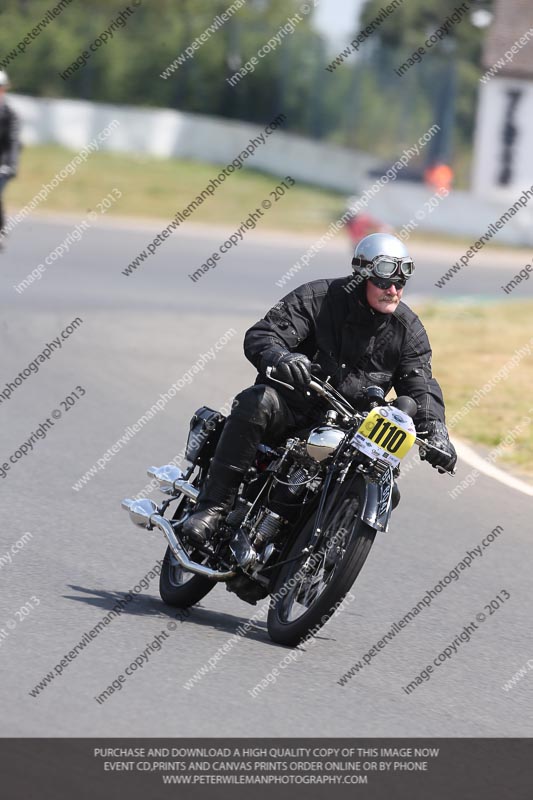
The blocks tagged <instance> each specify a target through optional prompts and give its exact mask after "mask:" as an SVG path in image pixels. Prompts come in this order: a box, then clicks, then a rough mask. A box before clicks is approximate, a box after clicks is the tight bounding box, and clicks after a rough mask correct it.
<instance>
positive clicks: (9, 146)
mask: <svg viewBox="0 0 533 800" xmlns="http://www.w3.org/2000/svg"><path fill="white" fill-rule="evenodd" d="M19 149H20V144H19V124H18V117H17V115H16V114H15V112H14V111H13V109H12V108H10V107H9V106H8V105H7V104H6V103H1V104H0V166H3V165H6V166H8V167H11V169H12V170H13V171H14V172H16V171H17V166H18V156H19Z"/></svg>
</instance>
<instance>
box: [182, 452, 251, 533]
mask: <svg viewBox="0 0 533 800" xmlns="http://www.w3.org/2000/svg"><path fill="white" fill-rule="evenodd" d="M244 474H245V471H243V470H242V469H239V468H238V467H234V466H232V465H231V464H224V463H223V462H222V461H219V460H218V458H213V459H211V464H210V466H209V472H208V473H207V478H206V479H205V482H204V484H203V486H202V488H201V490H200V493H199V495H198V499H197V501H196V506H195V512H194V514H192V515H191V516H190V517H189V518H188V519H187V520H186V521H185V522H184V524H183V527H182V532H183V533H185V534H187V536H189V538H191V539H192V540H193V541H194V542H196V543H197V544H205V543H206V542H207V541H208V540H209V539H210V538H211V536H212V534H213V533H214V532H215V530H216V529H217V527H218V526H219V525H220V523H221V522H222V519H223V517H224V515H225V514H227V513H228V511H229V510H230V509H231V507H232V506H233V501H234V500H235V495H236V494H237V490H238V488H239V486H240V484H241V481H242V478H243V475H244Z"/></svg>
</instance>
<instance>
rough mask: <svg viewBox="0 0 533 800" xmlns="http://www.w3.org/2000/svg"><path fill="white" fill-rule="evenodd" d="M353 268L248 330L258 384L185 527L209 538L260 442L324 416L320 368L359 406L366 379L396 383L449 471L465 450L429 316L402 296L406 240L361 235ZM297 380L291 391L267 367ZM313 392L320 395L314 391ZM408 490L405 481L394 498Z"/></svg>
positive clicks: (288, 300) (241, 399)
mask: <svg viewBox="0 0 533 800" xmlns="http://www.w3.org/2000/svg"><path fill="white" fill-rule="evenodd" d="M352 267H353V268H354V273H355V274H354V276H353V277H349V276H348V277H345V278H335V279H323V280H315V281H312V282H311V283H307V284H303V285H302V286H299V287H298V288H297V289H295V290H294V291H292V292H290V293H289V294H288V295H286V296H285V297H284V298H283V299H282V300H280V302H279V303H277V304H276V305H275V306H274V307H273V308H271V309H270V311H268V313H267V314H266V315H265V317H264V318H263V319H260V320H259V322H257V323H256V324H255V325H252V327H251V328H250V329H249V330H248V331H247V332H246V335H245V337H244V353H245V355H246V357H247V358H248V360H249V361H251V363H252V364H253V365H254V366H255V367H256V368H257V370H258V376H257V379H256V381H255V384H254V385H253V386H250V387H249V388H247V389H244V390H243V391H242V392H240V393H239V394H238V395H237V396H236V398H235V400H234V403H233V407H232V411H231V414H230V415H229V417H228V418H227V420H226V422H225V424H224V428H223V430H222V434H221V437H220V439H219V442H218V445H217V448H216V451H215V455H214V457H213V458H212V460H211V464H210V466H209V471H208V475H207V477H206V480H205V482H204V484H203V486H202V488H201V490H200V493H199V495H198V500H197V504H196V509H195V512H194V513H193V514H191V516H190V517H189V518H188V519H187V520H186V521H185V523H184V524H183V528H182V531H183V533H185V534H187V535H188V536H189V537H190V538H191V539H192V540H193V541H195V542H197V543H200V544H202V543H205V542H206V541H208V540H209V538H210V536H211V535H212V534H213V533H214V531H215V530H216V528H217V526H218V525H219V523H220V522H221V520H222V519H223V517H224V515H225V513H227V512H228V511H229V509H230V508H231V507H232V505H233V501H234V499H235V495H236V493H237V490H238V488H239V485H240V483H241V480H242V477H243V475H244V474H245V473H246V472H247V470H248V469H249V467H250V465H251V464H252V462H253V459H254V456H255V453H256V449H257V445H258V444H259V443H260V442H263V443H265V444H276V443H278V442H279V441H281V440H283V439H284V438H286V437H287V435H288V434H289V433H291V432H294V431H297V430H299V429H302V428H305V427H312V426H313V425H314V424H317V422H318V421H319V420H320V421H322V419H323V414H324V408H325V407H324V405H323V401H322V399H321V398H320V397H318V396H316V397H315V396H314V393H311V392H309V390H307V391H306V386H307V384H308V383H309V381H310V380H311V378H312V375H311V371H310V370H311V366H312V362H313V374H319V375H320V377H323V378H324V379H326V380H328V381H329V382H330V383H331V384H332V385H333V386H334V387H335V388H336V389H337V390H338V391H339V392H340V393H341V394H342V395H343V396H344V397H345V398H346V399H347V400H348V401H349V402H350V403H351V404H352V405H353V406H354V407H355V408H358V407H359V408H364V400H365V397H364V391H363V390H364V389H365V387H367V386H369V385H378V386H381V387H382V388H383V390H384V392H385V394H386V393H387V392H388V391H389V390H390V389H391V387H394V389H395V391H396V393H397V394H398V395H403V394H405V395H409V396H410V397H412V398H413V399H414V400H415V401H416V403H417V406H418V412H417V414H416V415H415V417H414V418H413V419H414V422H415V425H416V427H417V430H418V432H419V435H421V434H423V433H424V432H426V435H427V441H428V443H429V444H433V445H435V446H436V447H438V448H439V449H440V450H442V451H444V452H445V453H446V455H444V454H443V453H438V452H435V451H431V450H428V451H427V454H426V456H425V457H426V459H427V460H428V461H429V462H430V463H431V464H432V466H434V467H435V468H437V469H440V470H441V471H442V470H444V469H446V470H450V469H453V467H454V465H455V462H456V460H457V455H456V452H455V449H454V447H453V445H452V443H451V442H450V439H449V436H448V431H447V428H446V424H445V416H444V400H443V396H442V391H441V388H440V386H439V384H438V383H437V381H436V380H435V378H433V376H432V372H431V347H430V344H429V340H428V337H427V333H426V331H425V329H424V326H423V325H422V323H421V322H420V320H419V318H418V317H417V316H416V314H415V313H414V312H413V311H411V309H410V308H409V307H408V306H406V305H405V304H404V303H403V302H402V294H403V290H404V287H405V285H406V283H407V281H408V280H409V278H410V277H411V275H412V273H413V270H414V264H413V261H412V259H411V258H410V257H409V253H408V251H407V248H406V247H405V245H404V243H403V242H402V241H401V240H400V239H398V238H397V237H395V236H392V235H391V234H387V233H374V234H370V235H369V236H366V237H365V238H364V239H362V240H361V241H360V242H359V244H358V245H357V246H356V248H355V252H354V256H353V259H352ZM269 366H270V367H274V368H275V369H274V371H273V373H272V377H274V378H277V379H278V380H281V381H284V382H285V383H289V384H291V385H292V386H293V387H294V389H293V390H292V391H291V390H289V389H286V388H284V387H282V386H280V385H279V384H277V383H274V382H272V381H271V380H270V379H269V378H267V377H266V373H265V370H266V368H267V367H269ZM311 395H313V396H311ZM398 500H399V492H398V490H397V488H396V497H395V503H394V505H396V504H397V502H398Z"/></svg>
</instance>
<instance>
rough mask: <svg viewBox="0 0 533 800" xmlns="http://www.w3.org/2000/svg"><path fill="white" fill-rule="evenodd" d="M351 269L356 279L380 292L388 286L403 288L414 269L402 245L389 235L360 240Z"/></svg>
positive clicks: (373, 234) (398, 240) (395, 237)
mask: <svg viewBox="0 0 533 800" xmlns="http://www.w3.org/2000/svg"><path fill="white" fill-rule="evenodd" d="M352 267H353V268H354V272H355V273H356V274H357V275H360V276H361V277H362V278H367V279H369V280H371V281H372V283H374V284H375V285H376V286H379V288H380V289H387V288H388V287H389V286H390V285H391V284H392V283H394V284H396V285H397V286H405V284H406V282H407V281H408V279H409V278H410V277H411V275H412V274H413V272H414V269H415V265H414V262H413V259H412V258H411V256H410V255H409V252H408V250H407V248H406V246H405V245H404V243H403V242H402V241H401V239H398V237H397V236H393V235H392V234H390V233H371V234H370V235H369V236H365V237H364V239H361V241H360V242H359V244H358V245H357V246H356V248H355V250H354V254H353V258H352Z"/></svg>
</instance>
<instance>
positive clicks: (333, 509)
mask: <svg viewBox="0 0 533 800" xmlns="http://www.w3.org/2000/svg"><path fill="white" fill-rule="evenodd" d="M361 503H362V486H360V485H356V486H354V485H352V486H351V487H349V489H348V490H344V492H343V493H341V495H340V497H337V498H336V499H335V502H334V503H331V504H330V510H329V512H326V515H325V516H324V518H323V524H322V537H321V544H320V546H319V547H318V548H317V551H316V552H315V553H314V554H312V555H303V556H301V557H300V558H298V557H297V556H298V555H299V554H300V553H301V552H302V550H303V549H304V547H306V545H307V544H308V542H309V539H310V537H311V534H312V532H313V527H314V522H315V515H314V514H313V515H312V516H311V517H310V519H309V520H308V521H307V523H306V524H305V525H304V527H303V528H302V530H301V532H300V534H299V535H298V536H297V538H296V540H295V542H294V544H293V546H292V547H291V549H290V551H289V554H288V556H287V558H288V559H293V558H294V559H295V560H294V561H291V562H290V563H288V564H285V566H284V567H283V568H282V569H281V571H280V574H279V576H278V580H277V581H276V585H275V587H274V589H273V591H272V600H271V603H270V610H269V613H268V632H269V635H270V638H271V639H273V641H275V642H279V644H285V645H290V646H292V647H294V646H295V645H297V644H298V643H299V642H301V640H302V639H303V638H305V637H306V636H307V635H308V634H309V633H311V632H313V633H314V632H315V631H316V630H318V629H319V628H321V627H322V625H324V624H325V623H326V622H327V621H328V619H329V618H330V617H331V615H332V614H333V613H334V612H335V609H336V607H337V606H338V605H339V603H340V602H341V600H342V599H343V598H344V596H345V595H346V593H347V592H348V590H349V589H350V587H351V586H352V584H353V583H354V581H355V579H356V578H357V575H358V574H359V572H360V570H361V568H362V566H363V564H364V563H365V561H366V559H367V556H368V554H369V552H370V548H371V547H372V544H373V543H374V538H375V535H376V531H375V530H374V529H373V528H370V527H369V526H368V525H366V524H365V523H364V522H362V521H361V518H360V508H361Z"/></svg>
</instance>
